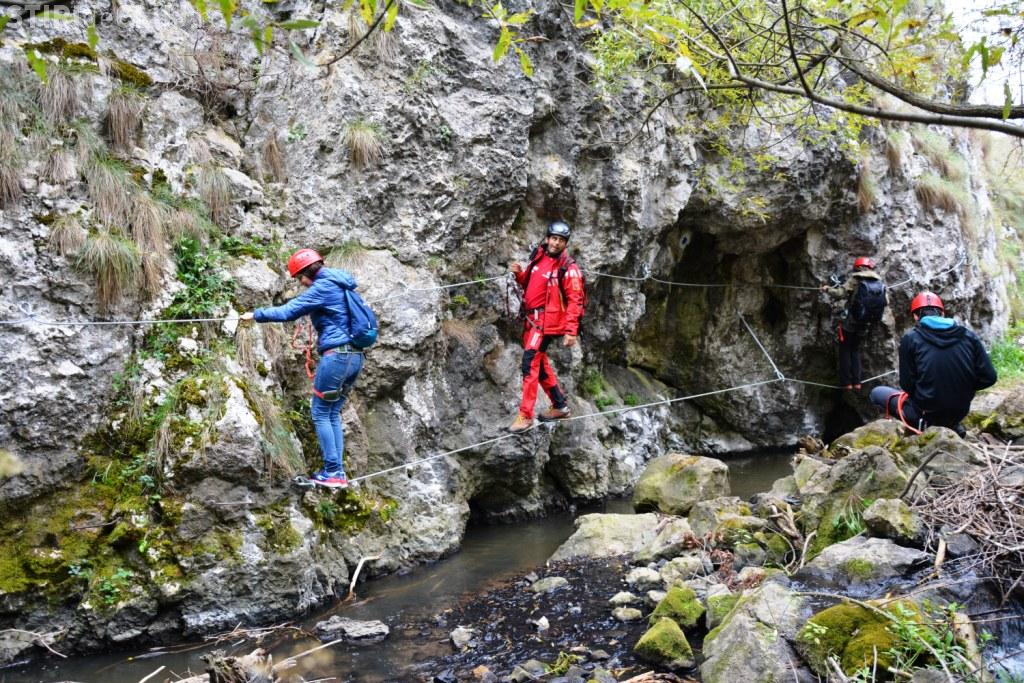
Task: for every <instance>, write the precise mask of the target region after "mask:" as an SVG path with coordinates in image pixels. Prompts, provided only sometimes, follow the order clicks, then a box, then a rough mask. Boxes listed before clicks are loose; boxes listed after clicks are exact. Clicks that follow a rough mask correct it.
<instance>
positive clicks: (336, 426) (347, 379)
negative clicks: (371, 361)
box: [309, 353, 363, 476]
mask: <svg viewBox="0 0 1024 683" xmlns="http://www.w3.org/2000/svg"><path fill="white" fill-rule="evenodd" d="M362 369H363V354H361V353H332V354H330V355H327V356H324V357H323V358H321V359H320V363H319V364H318V365H317V367H316V377H315V378H314V379H313V387H314V388H315V389H316V390H317V391H320V392H326V391H337V392H339V393H340V396H339V398H338V399H337V400H334V401H325V400H324V399H322V398H320V397H319V396H317V395H316V394H313V399H312V400H311V401H310V404H309V408H310V409H309V412H310V414H311V415H312V417H313V426H314V427H315V428H316V438H317V440H318V441H319V442H320V453H321V454H322V455H323V457H324V469H326V470H327V471H328V472H341V474H342V476H344V475H345V464H344V463H343V462H342V459H341V458H342V453H343V452H344V451H345V434H344V432H343V431H342V429H341V408H342V406H344V405H345V399H347V398H348V392H349V391H351V390H352V385H353V384H355V383H356V378H357V377H358V376H359V371H360V370H362Z"/></svg>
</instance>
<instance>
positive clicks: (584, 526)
mask: <svg viewBox="0 0 1024 683" xmlns="http://www.w3.org/2000/svg"><path fill="white" fill-rule="evenodd" d="M658 522H659V516H658V515H655V514H650V513H648V514H644V515H615V514H607V515H606V514H599V513H595V514H592V515H582V516H580V517H577V518H576V521H575V524H576V531H575V532H574V533H573V535H572V536H570V537H569V538H568V539H567V540H566V541H565V543H563V544H562V545H560V546H559V547H558V550H556V551H555V552H554V554H553V555H552V556H551V557H550V558H549V559H548V562H558V561H560V560H568V559H571V558H574V557H613V556H615V555H626V554H634V553H636V552H637V551H639V550H641V549H642V548H645V547H647V546H648V545H650V544H651V543H652V542H653V541H654V539H655V538H656V537H657V535H658Z"/></svg>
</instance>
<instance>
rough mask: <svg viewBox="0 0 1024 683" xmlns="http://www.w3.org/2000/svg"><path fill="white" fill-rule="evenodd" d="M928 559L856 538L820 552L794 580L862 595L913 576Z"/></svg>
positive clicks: (918, 553)
mask: <svg viewBox="0 0 1024 683" xmlns="http://www.w3.org/2000/svg"><path fill="white" fill-rule="evenodd" d="M929 560H930V556H929V555H928V554H927V553H924V552H922V551H920V550H917V549H915V548H905V547H903V546H900V545H896V544H895V543H893V542H892V541H890V540H889V539H887V538H864V537H862V536H857V537H854V538H851V539H849V540H847V541H843V542H842V543H836V544H835V545H830V546H829V547H827V548H825V549H824V550H822V551H821V554H820V555H818V556H817V557H815V558H814V559H813V560H811V561H810V562H809V563H808V564H807V566H805V567H804V568H803V569H801V570H800V572H798V573H797V575H796V577H797V578H799V579H801V580H807V579H816V580H819V581H823V582H825V583H826V584H829V585H833V586H838V587H842V588H843V589H844V590H846V592H848V593H849V594H850V595H861V596H863V595H870V594H871V593H872V592H874V591H875V590H876V589H881V588H882V587H883V586H884V585H885V584H886V582H888V581H891V580H893V579H898V578H901V577H907V576H909V575H910V574H913V572H914V571H915V570H917V569H920V568H922V567H924V566H926V565H927V564H928V563H929Z"/></svg>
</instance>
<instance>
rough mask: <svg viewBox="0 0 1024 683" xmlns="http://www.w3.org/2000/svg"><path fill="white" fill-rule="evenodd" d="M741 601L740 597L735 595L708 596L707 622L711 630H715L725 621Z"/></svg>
mask: <svg viewBox="0 0 1024 683" xmlns="http://www.w3.org/2000/svg"><path fill="white" fill-rule="evenodd" d="M739 601H740V595H739V594H735V593H721V594H719V595H709V596H708V611H707V622H708V627H709V628H712V629H713V628H715V627H716V626H718V625H719V624H721V623H722V622H724V621H725V618H726V617H727V616H729V613H730V612H732V610H733V608H734V607H735V606H736V603H738V602H739Z"/></svg>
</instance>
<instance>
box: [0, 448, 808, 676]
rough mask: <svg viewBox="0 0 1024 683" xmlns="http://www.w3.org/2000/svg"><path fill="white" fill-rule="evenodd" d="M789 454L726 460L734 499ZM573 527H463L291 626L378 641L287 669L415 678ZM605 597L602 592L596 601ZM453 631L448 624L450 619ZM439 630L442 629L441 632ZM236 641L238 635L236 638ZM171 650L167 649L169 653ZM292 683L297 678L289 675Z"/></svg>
mask: <svg viewBox="0 0 1024 683" xmlns="http://www.w3.org/2000/svg"><path fill="white" fill-rule="evenodd" d="M789 460H790V455H789V454H788V453H767V454H765V453H762V454H757V455H751V456H743V457H738V458H732V459H729V460H727V462H728V464H729V468H730V482H731V486H732V492H733V495H737V496H740V497H744V498H746V497H748V496H750V495H752V494H754V493H757V492H759V491H764V490H767V489H768V488H769V487H770V486H771V483H772V482H773V481H774V480H775V479H777V478H779V477H782V476H785V475H787V474H789V473H790V467H789ZM590 512H617V513H629V512H632V506H631V504H630V501H629V500H609V501H606V502H605V503H603V504H599V505H595V506H589V507H586V508H583V509H579V510H577V511H576V514H586V513H590ZM572 531H573V515H572V514H570V513H568V512H566V513H563V514H558V515H553V516H550V517H547V518H545V519H539V520H534V521H531V522H526V523H522V524H515V525H509V526H474V527H470V528H469V529H468V530H467V532H466V536H465V539H464V541H463V544H462V548H461V549H460V551H459V552H458V553H456V554H455V555H453V556H451V557H449V558H447V559H445V560H442V561H440V562H437V563H435V564H432V565H428V566H424V567H419V568H417V569H415V570H414V571H412V572H410V573H408V574H406V575H404V576H389V577H385V578H382V579H379V580H375V581H369V582H367V583H365V584H361V585H360V586H359V590H358V600H357V601H356V602H354V603H349V604H341V605H335V606H333V607H331V608H329V609H327V610H326V611H323V612H320V613H317V614H315V615H311V616H309V617H307V618H305V619H303V620H302V621H301V622H298V623H297V624H296V625H298V626H301V627H305V628H310V629H311V628H312V626H313V625H314V624H316V622H317V621H321V620H323V619H325V618H327V617H329V616H330V615H332V614H340V615H342V616H344V617H348V618H351V619H361V620H362V619H380V620H382V621H384V622H385V623H387V624H388V625H389V626H390V627H391V629H392V632H391V635H390V636H389V637H388V638H387V639H386V640H384V641H383V642H381V643H377V644H374V645H364V646H350V647H346V646H334V647H331V648H327V649H324V650H322V651H320V652H318V653H315V654H313V655H311V656H309V657H306V658H303V659H302V660H300V666H299V667H298V668H296V669H293V670H292V672H291V673H298V674H302V675H305V676H306V678H307V679H308V680H312V679H314V678H316V677H317V676H320V677H323V676H334V677H336V680H338V681H359V682H360V683H363V682H371V681H373V682H378V681H404V680H417V678H416V677H415V676H412V675H411V674H410V673H409V672H408V667H410V666H414V665H416V664H417V663H422V662H424V661H429V660H434V659H437V658H440V657H443V656H445V655H448V654H450V653H451V652H452V648H451V644H450V643H449V642H448V641H447V639H446V638H444V637H440V638H439V637H437V635H438V631H437V629H433V630H430V629H425V628H424V624H429V623H431V622H434V621H435V616H436V615H438V614H440V613H442V612H444V610H445V609H447V608H448V607H450V606H452V605H455V604H459V603H461V604H465V603H466V602H467V601H472V600H473V599H474V596H477V595H480V594H483V593H486V592H487V591H489V590H491V589H492V588H496V587H498V586H499V585H502V584H504V583H507V582H508V581H509V579H510V578H511V577H514V576H516V575H521V574H523V573H525V572H528V571H530V570H532V569H534V568H537V567H541V566H543V564H544V562H545V561H546V560H547V558H548V557H549V556H550V555H551V553H552V552H554V550H555V549H556V548H557V547H558V546H559V545H561V543H562V542H563V541H564V540H565V539H566V538H568V537H569V535H570V534H571V533H572ZM603 599H606V598H602V600H603ZM452 627H454V625H452ZM447 630H448V629H447V628H446V629H444V633H445V634H446V633H447ZM240 640H241V639H240ZM316 644H317V641H315V640H311V639H309V638H305V637H293V636H291V635H289V634H287V633H285V634H284V635H283V636H281V637H279V638H278V639H277V640H276V641H275V640H273V639H267V640H265V641H264V642H263V643H260V646H261V647H264V648H265V649H267V650H269V651H271V652H273V653H274V657H275V661H280V660H281V659H284V658H285V657H287V656H290V655H293V654H297V653H299V652H303V651H305V650H309V649H310V648H312V647H314V646H315V645H316ZM255 647H256V644H255V643H253V642H252V641H244V642H226V643H221V644H219V645H216V646H210V645H205V644H201V643H197V644H188V643H185V644H181V645H178V646H172V647H169V648H165V649H164V650H161V651H142V652H120V653H112V654H103V655H94V656H89V657H78V658H71V659H67V660H56V659H55V658H51V659H49V660H46V661H45V662H40V663H35V664H32V665H29V666H25V667H21V668H17V669H9V670H0V683H52V682H56V681H79V682H81V683H137V682H138V681H139V680H140V679H142V678H143V677H145V676H147V675H148V674H150V673H152V672H153V671H155V670H156V669H158V668H159V667H161V666H164V667H166V669H164V670H163V671H162V672H161V673H160V674H159V675H158V676H157V677H155V678H154V679H152V680H158V681H159V680H164V678H165V677H167V676H169V677H171V678H172V680H176V678H175V676H174V675H175V674H176V675H177V676H187V675H189V673H198V672H202V671H203V662H202V661H201V660H200V659H199V657H200V656H201V655H203V654H205V653H207V652H209V651H210V650H211V649H225V650H227V651H229V652H237V653H239V654H241V653H246V652H250V651H251V650H253V649H254V648H255ZM175 650H176V651H175ZM295 680H301V679H300V678H295Z"/></svg>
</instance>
